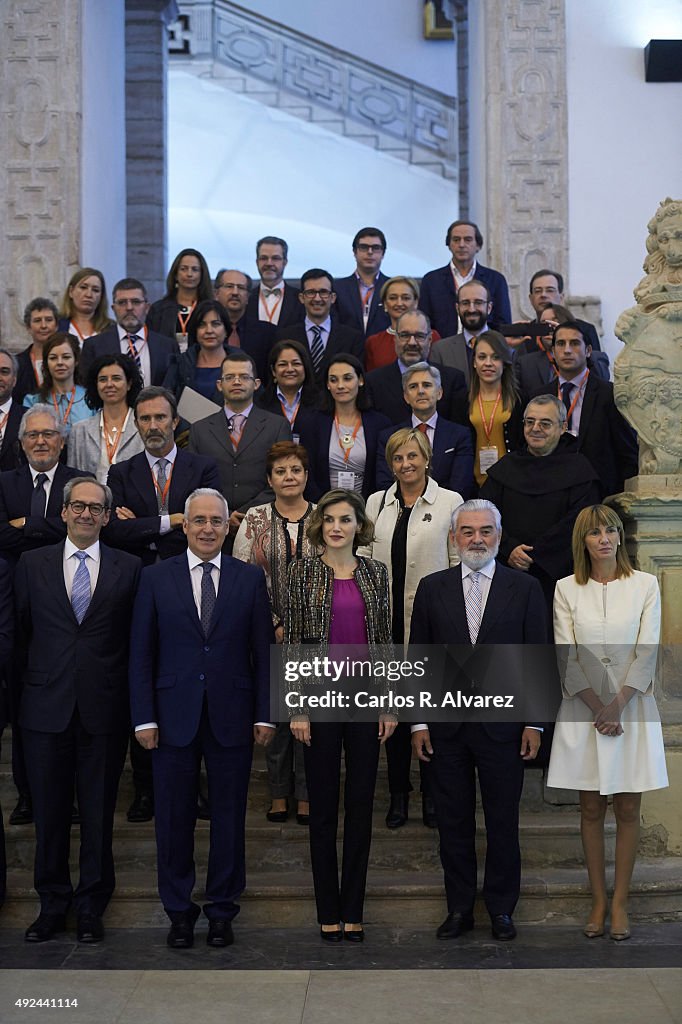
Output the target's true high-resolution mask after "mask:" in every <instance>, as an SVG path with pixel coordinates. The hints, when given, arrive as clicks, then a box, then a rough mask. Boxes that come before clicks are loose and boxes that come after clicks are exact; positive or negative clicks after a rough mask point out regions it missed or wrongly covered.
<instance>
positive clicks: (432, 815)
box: [422, 794, 438, 828]
mask: <svg viewBox="0 0 682 1024" xmlns="http://www.w3.org/2000/svg"><path fill="white" fill-rule="evenodd" d="M422 821H423V822H424V824H425V825H426V827H427V828H436V827H437V825H438V822H437V821H436V805H435V804H434V802H433V797H430V796H426V795H425V794H422Z"/></svg>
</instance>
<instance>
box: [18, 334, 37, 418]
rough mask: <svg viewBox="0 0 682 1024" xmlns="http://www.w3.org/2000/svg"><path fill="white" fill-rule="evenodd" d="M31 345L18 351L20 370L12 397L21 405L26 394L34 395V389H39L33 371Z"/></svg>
mask: <svg viewBox="0 0 682 1024" xmlns="http://www.w3.org/2000/svg"><path fill="white" fill-rule="evenodd" d="M32 347H33V346H32V345H29V346H28V348H25V349H24V350H23V352H18V353H17V362H18V363H19V371H18V373H17V382H16V384H15V385H14V391H13V392H12V398H13V399H14V401H15V402H18V403H19V405H21V403H22V402H23V400H24V398H25V397H26V395H32V394H33V393H34V391H37V390H38V384H37V382H36V376H35V373H34V372H33V363H32V362H31V348H32Z"/></svg>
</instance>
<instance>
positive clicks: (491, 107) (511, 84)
mask: <svg viewBox="0 0 682 1024" xmlns="http://www.w3.org/2000/svg"><path fill="white" fill-rule="evenodd" d="M469 18H470V38H471V46H470V91H469V101H470V120H469V125H470V150H471V153H472V161H471V183H470V194H471V197H472V199H471V205H470V211H471V216H472V217H473V218H474V220H476V221H477V222H478V223H479V224H480V226H481V229H482V231H483V234H484V237H485V249H486V252H485V256H486V259H485V262H486V263H489V264H490V266H492V267H495V268H496V269H498V270H501V271H503V272H504V274H505V275H506V277H507V279H508V281H509V286H510V294H511V300H512V309H513V312H514V315H515V316H520V314H521V313H522V311H523V310H524V308H525V307H526V306H527V299H526V295H527V292H528V281H529V279H530V276H531V274H532V273H533V272H534V271H535V270H537V269H538V268H539V267H556V268H557V269H558V270H561V271H565V270H566V268H567V265H568V259H567V256H568V166H567V165H568V160H567V152H568V134H567V114H566V111H567V97H566V62H565V48H566V25H565V17H564V0H507V2H506V3H504V4H500V3H498V2H497V0H480V2H479V3H477V4H469ZM481 134H482V135H483V138H481Z"/></svg>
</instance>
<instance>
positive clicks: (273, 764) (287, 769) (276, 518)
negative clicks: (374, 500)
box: [232, 441, 317, 825]
mask: <svg viewBox="0 0 682 1024" xmlns="http://www.w3.org/2000/svg"><path fill="white" fill-rule="evenodd" d="M265 472H266V475H267V480H268V485H269V486H270V487H271V488H272V490H273V491H274V493H275V500H274V501H271V502H268V503H267V505H255V506H254V507H253V508H250V509H249V510H248V512H247V513H246V515H245V516H244V518H243V519H242V521H241V525H240V527H239V530H238V532H237V536H236V538H235V542H234V548H233V549H232V554H233V556H234V557H235V558H239V559H240V560H241V561H242V562H250V563H251V564H252V565H259V566H260V567H261V569H262V570H263V572H264V573H265V581H266V583H267V587H268V595H269V597H270V605H271V607H272V623H273V626H274V627H275V638H276V641H277V643H278V644H281V643H282V639H283V635H284V610H285V608H286V603H287V571H288V569H289V566H290V565H291V563H292V562H293V561H296V559H299V558H314V557H315V555H316V554H317V549H316V548H315V547H314V546H313V545H312V544H311V542H310V539H309V537H308V535H307V533H306V526H307V525H308V522H309V520H310V515H311V513H312V511H313V509H314V508H315V506H314V505H313V504H312V503H311V502H310V501H307V500H306V499H305V498H304V496H303V492H304V490H305V486H306V480H307V478H308V453H307V452H306V450H305V448H304V447H303V445H300V444H294V442H293V441H278V442H277V443H276V444H273V446H272V448H270V450H269V452H268V454H267V458H266V462H265ZM265 763H266V766H267V769H268V781H269V783H270V794H271V797H272V803H271V806H270V810H269V811H268V812H267V815H266V817H267V819H268V821H272V822H283V821H286V820H287V818H288V816H289V807H288V800H289V799H290V798H292V797H293V798H295V799H296V801H297V811H296V820H297V821H298V823H299V825H306V824H307V823H308V790H307V788H306V784H305V771H304V768H303V750H302V747H301V744H300V743H295V742H294V740H293V737H292V735H291V730H290V729H289V722H288V721H286V722H284V723H280V724H279V725H278V726H277V732H276V733H275V736H274V739H273V740H272V742H271V743H269V744H268V746H267V747H266V749H265Z"/></svg>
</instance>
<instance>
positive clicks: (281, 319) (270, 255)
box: [246, 235, 303, 327]
mask: <svg viewBox="0 0 682 1024" xmlns="http://www.w3.org/2000/svg"><path fill="white" fill-rule="evenodd" d="M288 254H289V246H288V245H287V243H286V242H285V241H284V239H283V238H277V237H276V235H266V236H265V237H264V238H260V239H259V240H258V241H257V242H256V266H257V267H258V275H259V277H260V284H259V285H258V287H257V288H254V290H253V291H252V292H251V294H250V296H249V301H248V303H247V306H246V322H247V324H256V323H259V322H260V323H266V324H272V325H273V326H275V327H286V326H288V325H289V324H295V323H298V322H299V320H302V319H303V309H302V308H301V304H300V302H299V301H298V294H297V292H296V289H295V288H292V287H291V285H289V284H286V282H285V280H284V270H285V267H286V265H287V256H288Z"/></svg>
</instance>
